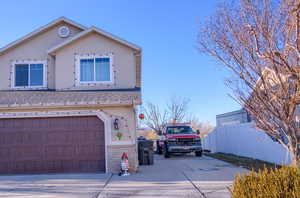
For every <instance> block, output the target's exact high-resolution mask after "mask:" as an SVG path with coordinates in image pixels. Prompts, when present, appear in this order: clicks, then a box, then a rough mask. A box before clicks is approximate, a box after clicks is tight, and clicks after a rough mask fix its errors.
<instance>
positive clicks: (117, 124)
mask: <svg viewBox="0 0 300 198" xmlns="http://www.w3.org/2000/svg"><path fill="white" fill-rule="evenodd" d="M114 128H115V130H119V119H118V118H116V119H115V121H114Z"/></svg>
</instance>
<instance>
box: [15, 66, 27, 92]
mask: <svg viewBox="0 0 300 198" xmlns="http://www.w3.org/2000/svg"><path fill="white" fill-rule="evenodd" d="M28 69H29V66H28V65H26V64H19V65H16V66H15V86H16V87H24V86H28Z"/></svg>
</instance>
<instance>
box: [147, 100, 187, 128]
mask: <svg viewBox="0 0 300 198" xmlns="http://www.w3.org/2000/svg"><path fill="white" fill-rule="evenodd" d="M188 104H189V99H187V98H181V97H177V96H175V97H172V98H171V99H170V101H169V102H167V104H166V108H165V109H160V108H159V107H158V105H155V104H153V103H151V102H148V103H146V105H145V106H144V108H143V109H144V112H145V121H144V124H145V125H146V126H147V127H149V128H151V129H152V130H154V131H155V132H157V133H160V132H161V131H163V129H164V128H165V126H166V125H167V124H168V123H180V122H183V121H187V116H188Z"/></svg>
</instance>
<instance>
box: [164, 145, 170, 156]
mask: <svg viewBox="0 0 300 198" xmlns="http://www.w3.org/2000/svg"><path fill="white" fill-rule="evenodd" d="M164 157H165V158H170V153H169V152H168V147H167V146H166V145H165V147H164Z"/></svg>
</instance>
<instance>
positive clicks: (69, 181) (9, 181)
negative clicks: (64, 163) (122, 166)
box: [0, 174, 111, 198]
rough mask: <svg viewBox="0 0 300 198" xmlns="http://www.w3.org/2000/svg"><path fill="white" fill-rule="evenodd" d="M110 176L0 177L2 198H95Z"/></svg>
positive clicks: (51, 175)
mask: <svg viewBox="0 0 300 198" xmlns="http://www.w3.org/2000/svg"><path fill="white" fill-rule="evenodd" d="M110 176H111V175H110V174H47V175H17V176H0V198H16V197H17V198H95V197H97V195H98V193H99V192H100V191H101V190H102V188H103V187H104V185H105V183H106V182H107V181H108V180H109V178H110Z"/></svg>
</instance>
